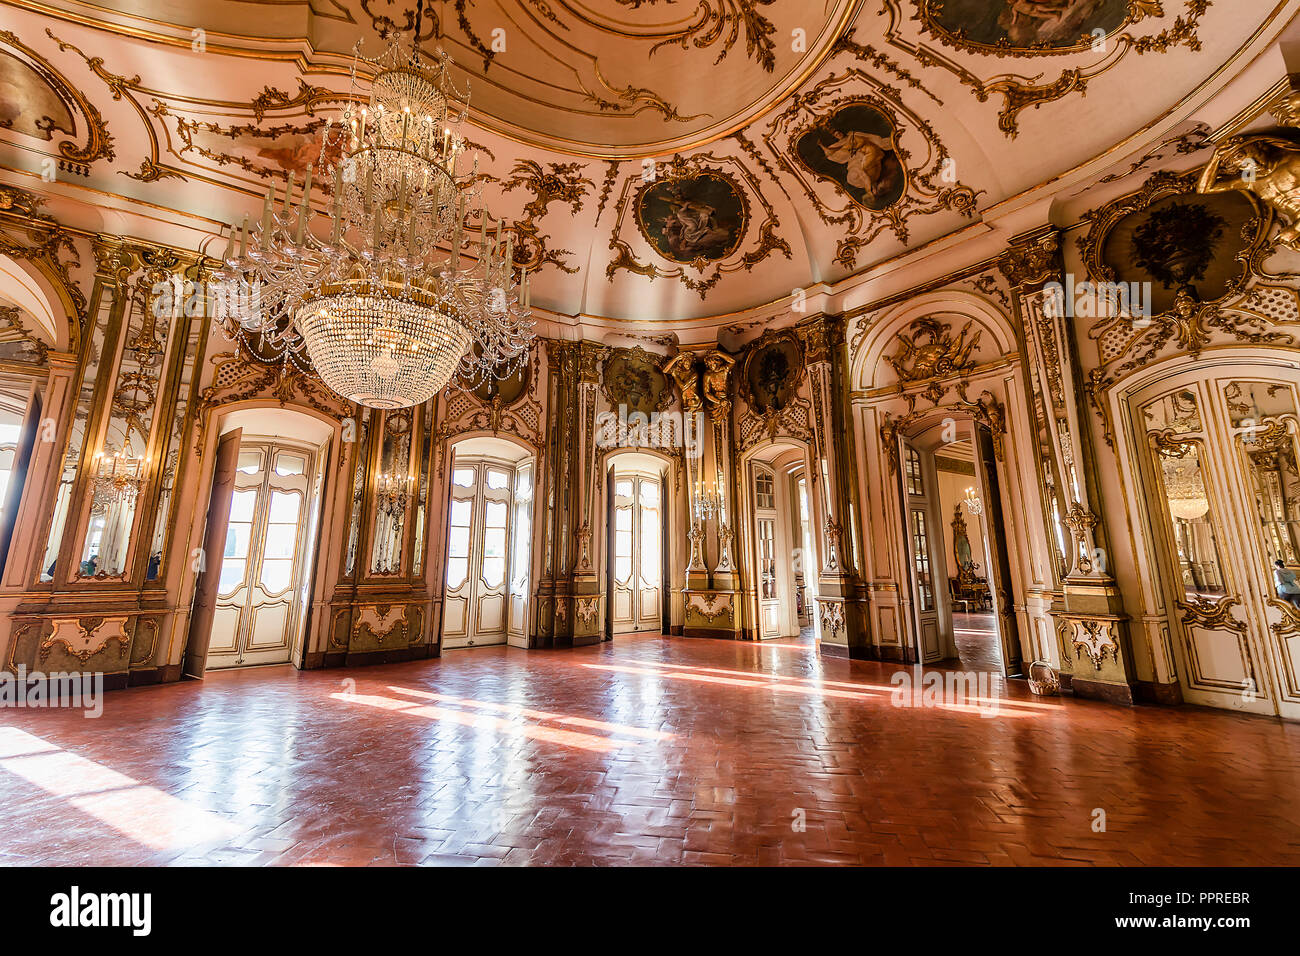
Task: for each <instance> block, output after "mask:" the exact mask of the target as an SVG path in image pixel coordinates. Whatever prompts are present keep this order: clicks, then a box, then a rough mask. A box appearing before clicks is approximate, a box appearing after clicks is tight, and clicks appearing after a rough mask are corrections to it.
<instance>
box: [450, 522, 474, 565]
mask: <svg viewBox="0 0 1300 956" xmlns="http://www.w3.org/2000/svg"><path fill="white" fill-rule="evenodd" d="M447 553H448V554H449V555H451V557H453V558H468V557H469V528H452V529H451V540H450V541H449V542H448V545H447Z"/></svg>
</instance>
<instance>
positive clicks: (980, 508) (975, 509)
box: [966, 488, 984, 517]
mask: <svg viewBox="0 0 1300 956" xmlns="http://www.w3.org/2000/svg"><path fill="white" fill-rule="evenodd" d="M966 510H967V511H969V512H970V513H971V514H972V515H975V516H976V517H979V516H980V515H982V514H983V513H984V502H982V501H980V496H979V495H977V494H976V493H975V489H974V488H967V489H966Z"/></svg>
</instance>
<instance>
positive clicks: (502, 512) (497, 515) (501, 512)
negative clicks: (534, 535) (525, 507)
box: [483, 501, 510, 528]
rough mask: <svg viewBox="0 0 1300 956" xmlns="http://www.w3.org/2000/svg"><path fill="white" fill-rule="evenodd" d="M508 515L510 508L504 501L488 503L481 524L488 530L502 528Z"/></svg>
mask: <svg viewBox="0 0 1300 956" xmlns="http://www.w3.org/2000/svg"><path fill="white" fill-rule="evenodd" d="M509 515H510V506H509V505H508V504H506V503H505V502H504V501H489V502H487V512H486V514H485V515H484V516H483V518H484V520H483V523H484V525H486V526H487V527H489V528H504V527H505V526H506V521H507V520H508V518H509Z"/></svg>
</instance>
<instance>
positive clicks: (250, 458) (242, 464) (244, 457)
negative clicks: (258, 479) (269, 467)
mask: <svg viewBox="0 0 1300 956" xmlns="http://www.w3.org/2000/svg"><path fill="white" fill-rule="evenodd" d="M235 467H236V468H237V469H238V470H239V471H242V472H243V473H244V474H246V475H255V474H257V473H258V472H259V471H261V470H262V453H261V452H260V451H259V450H258V449H256V448H250V449H248V450H247V451H242V450H241V451H240V452H239V463H238V464H237V465H235Z"/></svg>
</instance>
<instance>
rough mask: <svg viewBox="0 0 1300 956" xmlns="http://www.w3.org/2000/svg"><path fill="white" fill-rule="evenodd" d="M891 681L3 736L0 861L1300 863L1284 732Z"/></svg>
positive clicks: (636, 658)
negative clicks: (909, 689)
mask: <svg viewBox="0 0 1300 956" xmlns="http://www.w3.org/2000/svg"><path fill="white" fill-rule="evenodd" d="M900 673H907V674H908V675H909V676H910V672H906V671H904V669H903V668H900V667H897V666H892V665H884V664H865V663H850V662H848V661H841V660H834V659H822V658H819V657H818V655H817V654H816V653H815V651H814V650H813V649H812V648H811V647H809V646H807V645H806V644H803V643H800V642H797V641H796V642H791V643H778V644H775V645H773V644H766V645H753V644H741V643H731V642H722V641H693V640H685V639H681V638H662V637H658V636H647V637H621V638H619V639H618V640H617V641H616V642H614V643H612V644H604V645H599V646H596V647H588V648H581V649H577V650H565V651H531V652H529V651H520V650H514V649H507V648H480V649H475V650H467V651H458V652H449V653H448V654H447V655H446V656H445V657H443V658H442V659H441V660H435V661H426V662H420V663H412V664H398V665H386V666H381V667H373V668H364V669H354V670H348V671H340V670H331V671H312V672H297V671H294V670H291V669H289V668H275V669H260V670H246V671H243V672H224V673H217V674H213V675H211V676H210V677H209V678H208V679H207V680H205V681H204V682H202V683H185V684H177V685H169V686H163V687H149V688H137V689H132V690H127V691H119V692H115V693H110V694H109V695H108V696H107V700H106V709H105V713H104V715H103V717H102V718H100V719H98V720H88V719H85V718H84V717H82V716H81V715H80V714H79V713H76V712H69V711H23V710H6V711H0V862H9V863H47V864H85V863H104V864H137V863H203V862H206V863H231V864H264V863H275V864H293V863H322V864H376V865H391V864H417V863H467V864H468V863H487V864H492V863H504V864H529V863H531V864H586V863H598V864H620V863H666V864H673V863H696V864H698V863H715V864H778V863H796V864H803V863H854V864H858V863H861V864H951V863H958V864H964V863H974V864H1076V865H1077V864H1134V865H1152V864H1296V863H1300V727H1298V726H1296V725H1293V724H1286V723H1282V722H1279V721H1273V720H1267V719H1258V718H1248V717H1240V716H1236V715H1232V714H1227V713H1218V712H1212V711H1206V710H1196V709H1190V708H1185V709H1157V708H1153V707H1139V708H1133V709H1126V708H1119V707H1113V706H1109V705H1105V704H1099V703H1091V702H1086V701H1074V700H1069V699H1057V700H1041V699H1038V698H1033V697H1030V696H1029V695H1028V693H1027V692H1026V691H1025V690H1024V689H1023V687H1022V685H1018V684H1016V683H1015V682H1013V683H1012V686H1011V687H1010V688H1009V689H1008V690H1007V691H1006V693H1007V694H1008V695H1009V696H1007V697H1005V698H1001V697H998V696H996V695H997V694H1000V693H1001V692H1002V691H1001V682H1000V679H998V680H995V681H994V683H993V684H991V685H987V686H984V687H981V688H978V689H979V690H981V691H983V692H984V693H982V694H980V695H979V696H981V697H988V698H989V700H977V699H974V696H971V695H974V694H975V692H976V688H971V690H970V692H969V693H968V695H967V696H966V697H964V698H963V699H960V700H956V701H954V700H953V699H952V697H951V695H949V696H947V698H946V699H945V697H944V696H937V697H936V696H932V697H930V698H927V697H926V696H925V695H924V694H922V693H921V691H920V690H917V691H916V692H915V693H913V694H907V695H901V694H899V693H897V690H898V688H897V687H896V685H895V684H894V683H893V682H892V681H891V678H893V679H894V680H900V679H901V678H896V677H894V675H896V674H900ZM900 698H901V699H900ZM990 700H991V701H993V703H990ZM1101 813H1104V823H1105V829H1104V832H1098V831H1097V830H1096V829H1094V827H1096V826H1097V825H1098V822H1099V821H1100V820H1101V816H1100V814H1101Z"/></svg>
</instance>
